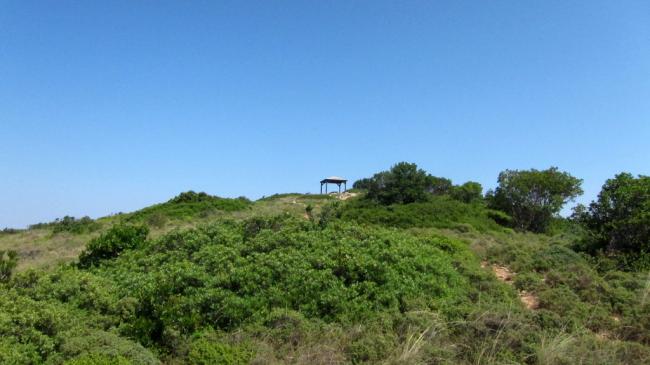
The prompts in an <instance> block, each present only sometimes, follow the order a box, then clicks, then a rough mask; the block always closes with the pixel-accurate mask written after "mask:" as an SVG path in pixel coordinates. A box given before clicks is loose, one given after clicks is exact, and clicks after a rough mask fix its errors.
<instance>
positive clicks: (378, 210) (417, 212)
mask: <svg viewBox="0 0 650 365" xmlns="http://www.w3.org/2000/svg"><path fill="white" fill-rule="evenodd" d="M339 215H340V217H341V219H343V220H348V221H354V222H357V223H362V224H374V225H383V226H388V227H397V228H409V227H436V228H457V227H459V225H465V227H467V225H469V227H473V228H474V229H476V230H479V231H486V230H501V229H502V228H500V227H499V225H498V224H496V222H495V221H494V220H493V219H492V218H491V215H490V211H489V210H487V209H485V207H484V206H483V205H482V204H480V203H472V204H466V203H462V202H460V201H458V200H455V199H452V198H451V197H449V196H432V197H430V198H429V200H428V201H427V202H422V203H411V204H404V205H399V204H395V205H390V206H384V205H380V204H376V203H373V202H369V201H366V200H363V199H360V200H355V201H350V202H349V203H347V204H345V205H344V206H342V207H341V208H340V212H339Z"/></svg>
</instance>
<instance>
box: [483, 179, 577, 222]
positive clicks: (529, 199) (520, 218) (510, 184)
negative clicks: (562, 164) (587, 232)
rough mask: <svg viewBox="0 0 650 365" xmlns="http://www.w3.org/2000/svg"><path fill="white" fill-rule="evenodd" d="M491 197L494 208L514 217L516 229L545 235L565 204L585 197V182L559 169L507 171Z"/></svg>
mask: <svg viewBox="0 0 650 365" xmlns="http://www.w3.org/2000/svg"><path fill="white" fill-rule="evenodd" d="M498 183H499V186H498V187H497V188H496V189H495V190H494V192H491V193H490V194H489V199H488V200H489V204H490V206H491V207H492V208H494V209H498V210H501V211H503V212H505V213H507V214H509V215H510V216H511V217H512V222H513V225H514V228H516V229H519V230H526V231H533V232H544V231H546V229H547V228H548V225H549V223H550V222H551V219H552V218H553V216H555V215H557V214H558V213H559V212H560V210H561V209H562V207H563V206H564V204H566V203H567V202H568V201H570V200H572V199H574V198H575V197H577V196H578V195H580V194H582V189H581V188H580V185H581V184H582V180H581V179H578V178H575V177H573V176H571V175H570V174H569V173H567V172H563V171H559V170H558V168H557V167H551V168H549V169H546V170H536V169H531V170H505V171H502V172H501V173H500V174H499V178H498Z"/></svg>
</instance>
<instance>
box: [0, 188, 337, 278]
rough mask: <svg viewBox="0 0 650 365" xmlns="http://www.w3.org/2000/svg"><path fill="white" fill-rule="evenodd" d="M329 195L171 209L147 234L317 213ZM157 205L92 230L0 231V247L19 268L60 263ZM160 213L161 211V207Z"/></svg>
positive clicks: (143, 218) (102, 220)
mask: <svg viewBox="0 0 650 365" xmlns="http://www.w3.org/2000/svg"><path fill="white" fill-rule="evenodd" d="M332 199H333V198H332V197H330V196H317V195H301V194H282V195H276V196H272V197H268V198H265V199H261V200H259V201H257V202H254V203H253V204H252V205H250V207H248V208H246V209H242V210H231V211H220V210H216V209H215V210H207V211H197V212H196V214H193V215H185V216H182V215H181V216H179V215H177V214H173V213H172V214H170V216H168V217H166V219H165V220H164V221H163V224H162V225H158V224H154V225H152V224H150V225H149V228H150V230H151V232H150V237H152V238H157V237H160V236H162V235H163V234H165V233H168V232H170V231H173V230H175V229H185V228H192V227H197V226H199V225H202V224H205V223H208V222H210V221H214V220H215V219H219V218H225V217H227V218H234V219H246V218H250V217H253V216H273V215H278V214H284V213H288V214H291V215H293V216H297V217H302V216H303V215H304V214H305V208H306V207H307V205H308V204H311V205H312V206H314V213H315V214H317V213H318V212H319V211H320V207H321V206H322V205H323V204H324V203H326V202H328V201H331V200H332ZM163 204H164V203H163ZM160 205H162V204H160ZM160 205H155V206H152V207H148V208H144V209H142V210H139V211H136V212H133V213H127V214H120V215H115V216H110V217H104V218H99V219H97V222H98V223H100V227H101V228H100V229H98V230H97V231H95V232H91V233H88V232H85V233H80V234H75V233H69V232H59V233H53V232H52V229H51V228H34V229H27V230H20V231H18V232H16V233H0V251H1V250H15V251H17V252H18V254H19V257H20V260H19V262H18V268H17V270H18V271H24V270H27V269H43V268H52V267H54V266H56V265H58V264H60V263H64V262H70V261H74V260H76V259H77V257H78V256H79V253H80V252H81V251H82V250H83V249H84V247H85V245H86V243H87V242H88V241H90V240H91V239H92V238H94V237H97V236H99V235H100V234H101V233H102V232H105V231H106V230H108V229H109V228H110V227H112V226H113V225H115V224H117V223H119V222H122V221H124V222H133V223H136V222H143V223H147V217H148V216H150V214H151V213H160V212H161V209H156V208H157V207H160ZM175 212H176V211H175V210H174V213H175ZM162 213H163V215H164V213H165V212H164V210H163V211H162Z"/></svg>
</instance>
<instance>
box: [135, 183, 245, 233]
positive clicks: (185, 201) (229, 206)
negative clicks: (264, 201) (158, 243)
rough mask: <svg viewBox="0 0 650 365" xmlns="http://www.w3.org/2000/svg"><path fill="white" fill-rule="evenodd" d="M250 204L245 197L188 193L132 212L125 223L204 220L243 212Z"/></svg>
mask: <svg viewBox="0 0 650 365" xmlns="http://www.w3.org/2000/svg"><path fill="white" fill-rule="evenodd" d="M251 204H252V202H251V201H250V200H248V199H247V198H245V197H239V198H236V199H230V198H221V197H218V196H213V195H209V194H206V193H203V192H201V193H196V192H193V191H188V192H184V193H181V194H179V195H178V196H176V197H174V198H172V199H170V200H169V201H167V202H166V203H162V204H156V205H153V206H151V207H148V208H144V209H141V210H139V211H137V212H134V213H132V214H131V215H130V216H129V217H128V218H127V221H128V222H132V223H134V222H147V221H148V220H150V219H153V220H154V223H156V222H155V221H161V220H162V219H163V218H162V217H165V218H174V219H184V220H189V219H193V218H205V217H207V216H209V215H210V214H212V213H215V212H234V211H239V210H244V209H247V208H249V207H250V206H251ZM152 217H154V218H152ZM154 226H155V225H154Z"/></svg>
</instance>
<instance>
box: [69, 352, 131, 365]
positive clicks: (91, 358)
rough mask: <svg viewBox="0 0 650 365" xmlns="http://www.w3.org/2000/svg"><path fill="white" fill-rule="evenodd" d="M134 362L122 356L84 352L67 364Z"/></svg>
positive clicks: (89, 364) (119, 364)
mask: <svg viewBox="0 0 650 365" xmlns="http://www.w3.org/2000/svg"><path fill="white" fill-rule="evenodd" d="M132 364H133V363H132V362H131V361H129V360H127V359H125V358H123V357H122V356H109V355H105V354H97V353H91V354H84V355H81V356H79V357H77V358H74V359H72V360H70V361H66V363H65V365H132Z"/></svg>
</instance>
